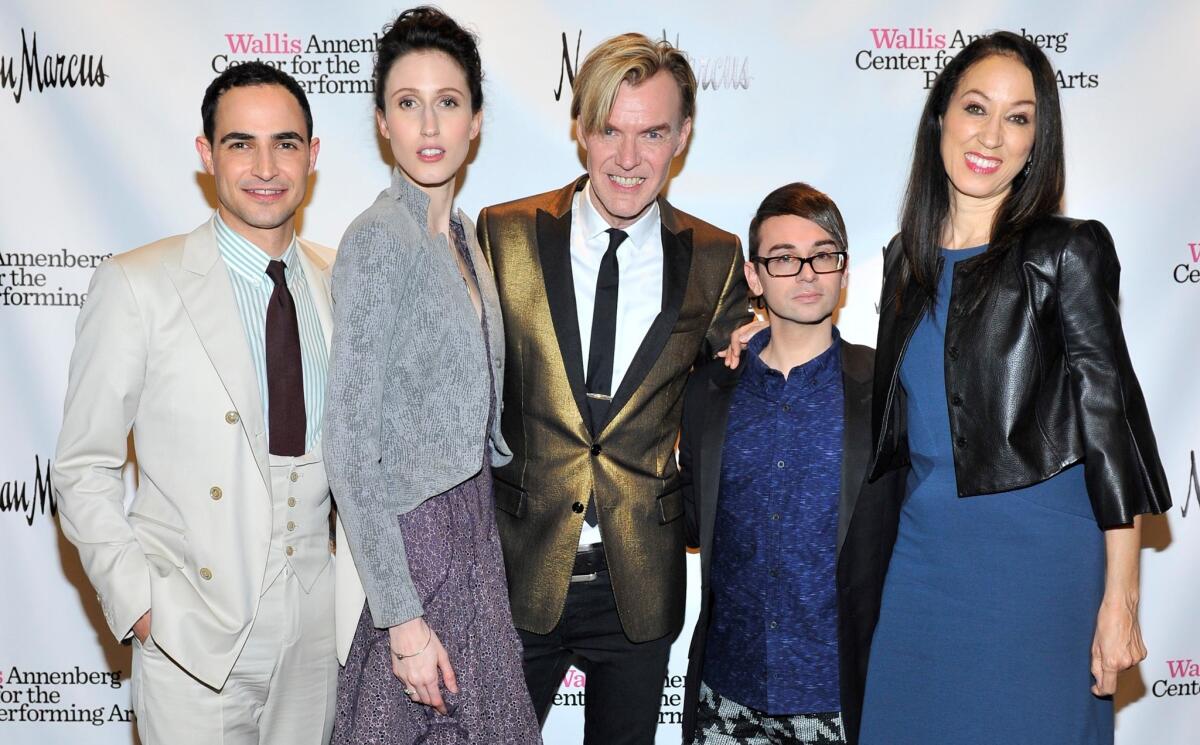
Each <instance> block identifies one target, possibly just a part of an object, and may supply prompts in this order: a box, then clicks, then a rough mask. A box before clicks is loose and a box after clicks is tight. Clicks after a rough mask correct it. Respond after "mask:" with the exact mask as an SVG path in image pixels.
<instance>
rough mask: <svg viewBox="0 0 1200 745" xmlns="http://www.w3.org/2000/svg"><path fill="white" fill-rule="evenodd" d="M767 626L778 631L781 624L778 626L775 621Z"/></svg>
mask: <svg viewBox="0 0 1200 745" xmlns="http://www.w3.org/2000/svg"><path fill="white" fill-rule="evenodd" d="M767 625H768V626H770V627H771V628H773V629H777V628H779V624H778V623H776V622H775V621H771V622H770V623H769V624H767Z"/></svg>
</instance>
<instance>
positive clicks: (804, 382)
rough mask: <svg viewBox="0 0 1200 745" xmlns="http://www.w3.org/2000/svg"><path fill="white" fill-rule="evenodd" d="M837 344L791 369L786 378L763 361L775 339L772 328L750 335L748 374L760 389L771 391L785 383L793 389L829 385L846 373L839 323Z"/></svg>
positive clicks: (747, 347)
mask: <svg viewBox="0 0 1200 745" xmlns="http://www.w3.org/2000/svg"><path fill="white" fill-rule="evenodd" d="M832 333H833V343H832V344H830V345H829V348H828V349H826V350H825V351H824V352H821V353H820V354H818V355H817V356H816V357H813V358H812V359H811V360H809V361H808V362H805V363H804V364H803V365H796V366H795V367H793V368H792V369H791V370H789V371H788V377H787V380H786V381H785V380H784V379H783V374H782V373H780V372H779V371H778V370H774V369H772V368H771V367H769V366H768V365H767V363H765V362H763V361H762V357H761V356H760V355H761V354H762V351H763V350H764V349H766V348H767V344H768V343H769V342H770V341H771V329H770V328H766V329H763V330H762V331H760V332H759V333H757V334H755V335H754V336H752V337H750V342H749V343H748V344H747V345H746V352H747V353H748V354H747V357H746V359H747V361H748V362H749V365H748V366H747V368H746V376H748V377H749V378H750V380H751V384H752V385H755V386H756V387H757V388H759V389H760V390H764V391H766V390H770V389H775V390H778V388H780V387H782V386H784V385H785V384H786V386H787V388H788V389H790V390H799V389H802V388H812V387H824V386H825V385H827V384H829V383H832V382H836V381H838V380H840V379H841V374H842V365H841V361H842V354H841V347H842V335H841V333H840V332H838V329H837V326H834V327H833V329H832Z"/></svg>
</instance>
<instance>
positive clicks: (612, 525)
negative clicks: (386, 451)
mask: <svg viewBox="0 0 1200 745" xmlns="http://www.w3.org/2000/svg"><path fill="white" fill-rule="evenodd" d="M695 95H696V79H695V76H694V75H693V73H692V70H691V67H690V66H689V65H688V62H687V59H686V57H685V56H684V55H683V54H682V53H681V52H680V51H679V50H677V49H675V48H673V47H672V46H671V45H670V44H668V43H667V42H665V41H659V42H654V41H651V40H650V39H648V38H646V37H645V36H642V35H641V34H625V35H622V36H618V37H615V38H613V39H610V40H608V41H606V42H604V43H603V44H601V45H600V46H599V47H597V48H596V49H595V50H593V51H592V52H591V53H590V54H589V55H588V57H587V59H586V60H584V62H583V65H582V66H581V67H580V69H579V73H578V75H576V77H575V88H574V99H573V101H572V106H571V114H572V117H573V118H574V120H575V127H576V134H577V138H578V141H579V144H580V145H581V147H583V149H584V150H585V152H586V156H587V157H586V160H587V175H585V176H582V177H580V178H579V179H577V180H576V181H575V182H573V183H571V184H568V185H567V186H566V187H564V188H562V189H559V190H557V191H552V192H548V193H546V194H540V195H537V196H532V197H527V198H525V199H521V200H517V201H515V202H509V203H507V204H501V205H497V206H493V207H488V208H486V209H484V210H483V211H482V213H480V216H479V221H478V227H479V238H480V244H481V246H482V247H483V251H484V253H485V255H486V256H487V257H488V260H489V262H490V263H491V266H492V269H493V271H494V273H495V275H496V285H497V289H498V291H499V294H500V302H501V307H502V309H503V313H504V325H505V336H506V347H507V348H506V358H507V365H506V370H505V380H504V404H505V407H504V413H503V417H502V429H503V433H504V437H505V439H506V440H507V442H508V443H509V445H510V447H511V448H512V451H513V460H512V462H511V463H509V464H508V465H506V466H504V467H502V468H499V469H497V470H496V506H497V508H498V509H497V513H496V516H497V522H498V524H499V529H500V537H501V540H502V543H503V548H504V557H505V565H506V570H507V573H508V581H509V588H510V597H511V600H512V612H513V619H514V621H515V623H516V626H517V628H518V632H519V633H520V635H521V639H522V642H523V643H524V647H525V677H526V681H527V683H528V684H529V689H530V694H531V696H532V698H533V703H534V707H535V709H536V710H537V711H538V714H539V717H540V718H541V720H542V721H543V722H544V721H545V718H546V716H547V714H548V713H549V711H550V707H551V704H552V703H553V700H554V694H555V692H556V691H557V690H558V685H559V682H560V681H561V680H562V678H563V675H564V673H565V672H566V670H567V668H568V666H569V665H570V664H572V663H574V664H577V665H578V666H579V667H580V668H581V669H582V670H583V671H584V672H585V673H586V676H587V682H586V688H585V698H586V702H587V703H586V709H585V719H586V722H585V742H586V743H589V744H594V743H604V745H619V744H620V743H650V742H653V740H654V731H655V728H656V726H657V723H658V709H659V698H660V696H661V693H662V686H663V677H664V675H665V673H666V666H667V660H668V657H669V654H670V646H671V642H672V641H673V640H674V639H675V637H676V636H677V635H678V634H679V631H680V629H681V627H682V625H683V608H684V590H685V582H686V575H685V571H684V535H683V520H682V515H683V505H682V500H681V496H680V492H679V480H678V474H677V471H676V464H675V442H676V438H677V432H678V428H679V420H680V410H681V406H682V393H683V387H684V383H685V381H686V379H687V376H688V373H689V371H690V370H691V368H692V364H693V362H695V361H696V360H697V359H701V358H704V357H710V356H712V355H713V354H714V353H715V352H716V351H717V350H718V349H720V348H721V347H723V346H724V345H725V344H726V343H727V341H728V339H729V336H730V333H731V332H732V331H733V329H735V328H736V327H738V326H739V325H741V324H743V323H745V322H746V321H747V320H748V319H749V317H750V313H749V310H748V305H747V287H746V282H745V278H744V276H743V273H742V270H741V265H742V251H741V244H740V242H739V240H738V238H737V237H736V236H734V235H732V234H730V233H726V232H725V231H722V230H720V229H718V228H716V227H713V226H712V225H709V224H708V223H705V222H703V221H701V220H698V219H696V218H694V217H692V216H691V215H687V214H685V213H683V212H680V211H679V210H677V209H675V208H674V207H672V206H671V205H670V204H669V203H668V202H667V201H666V200H665V199H663V198H661V196H660V193H661V191H662V190H663V187H664V186H665V184H666V182H667V178H668V177H669V175H670V169H671V164H672V161H673V160H674V159H675V158H676V157H677V156H678V155H679V154H680V153H682V152H683V150H684V149H685V147H686V146H687V141H688V135H689V134H690V133H691V126H692V114H693V112H694V108H695Z"/></svg>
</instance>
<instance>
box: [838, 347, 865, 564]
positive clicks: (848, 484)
mask: <svg viewBox="0 0 1200 745" xmlns="http://www.w3.org/2000/svg"><path fill="white" fill-rule="evenodd" d="M872 373H873V370H872V369H871V365H870V364H868V359H867V358H866V356H865V355H863V354H861V352H860V349H859V348H858V347H855V346H854V345H852V344H847V343H845V342H843V343H842V388H843V390H842V398H843V412H844V413H843V420H842V494H841V501H840V503H839V505H838V532H837V552H838V555H839V556H840V555H841V553H842V545H843V544H844V543H845V542H846V534H847V533H848V532H849V531H850V521H851V519H852V518H853V517H854V508H855V506H857V504H858V493H859V492H860V491H861V490H862V485H863V480H864V479H865V478H866V473H867V466H868V464H869V462H870V456H871V453H870V448H869V444H870V433H871V382H872V381H871V376H872Z"/></svg>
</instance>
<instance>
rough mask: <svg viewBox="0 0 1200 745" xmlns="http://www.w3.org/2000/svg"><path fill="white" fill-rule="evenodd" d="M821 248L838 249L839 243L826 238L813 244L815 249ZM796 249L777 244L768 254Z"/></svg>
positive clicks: (787, 244) (791, 246)
mask: <svg viewBox="0 0 1200 745" xmlns="http://www.w3.org/2000/svg"><path fill="white" fill-rule="evenodd" d="M821 246H834V247H836V246H837V243H835V242H834V241H833V240H832V239H829V238H824V239H822V240H819V241H816V242H815V243H813V244H812V247H813V248H819V247H821ZM795 248H796V246H795V245H794V244H791V243H776V244H775V245H774V246H771V247H770V248H768V249H767V253H770V252H772V251H785V250H787V249H792V250H795Z"/></svg>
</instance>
